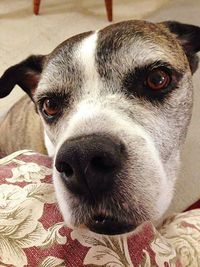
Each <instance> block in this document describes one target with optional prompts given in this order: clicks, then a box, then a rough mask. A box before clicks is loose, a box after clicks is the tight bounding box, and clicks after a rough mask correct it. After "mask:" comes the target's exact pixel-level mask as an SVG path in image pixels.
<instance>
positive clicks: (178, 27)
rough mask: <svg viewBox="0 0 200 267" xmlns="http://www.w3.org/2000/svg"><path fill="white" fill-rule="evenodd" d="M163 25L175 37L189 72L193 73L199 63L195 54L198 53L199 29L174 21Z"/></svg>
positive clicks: (199, 42) (199, 48)
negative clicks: (184, 55)
mask: <svg viewBox="0 0 200 267" xmlns="http://www.w3.org/2000/svg"><path fill="white" fill-rule="evenodd" d="M164 25H165V26H166V27H167V28H168V29H169V30H170V32H171V33H174V34H175V35H176V37H177V39H178V40H179V42H180V44H181V45H182V47H183V49H184V51H185V53H186V56H187V58H188V61H189V64H190V68H191V71H192V73H194V72H195V71H196V69H197V67H198V62H199V58H198V56H197V55H196V53H197V52H199V51H200V27H198V26H194V25H190V24H184V23H180V22H176V21H166V22H164Z"/></svg>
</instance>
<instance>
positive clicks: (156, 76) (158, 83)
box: [146, 69, 171, 91]
mask: <svg viewBox="0 0 200 267" xmlns="http://www.w3.org/2000/svg"><path fill="white" fill-rule="evenodd" d="M170 81H171V78H170V76H169V74H168V73H167V72H165V71H164V70H161V69H155V70H152V71H151V72H149V74H148V76H147V79H146V85H147V86H148V87H149V88H150V89H152V90H155V91H156V90H162V89H164V88H166V87H167V86H168V85H169V83H170Z"/></svg>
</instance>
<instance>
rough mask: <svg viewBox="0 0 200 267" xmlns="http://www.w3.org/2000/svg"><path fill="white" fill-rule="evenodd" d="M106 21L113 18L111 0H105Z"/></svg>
mask: <svg viewBox="0 0 200 267" xmlns="http://www.w3.org/2000/svg"><path fill="white" fill-rule="evenodd" d="M105 5H106V12H107V17H108V21H112V20H113V10H112V0H105Z"/></svg>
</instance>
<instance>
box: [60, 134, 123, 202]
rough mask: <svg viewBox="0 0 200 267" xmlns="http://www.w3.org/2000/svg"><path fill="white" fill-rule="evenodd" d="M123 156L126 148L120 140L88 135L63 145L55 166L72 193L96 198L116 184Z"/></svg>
mask: <svg viewBox="0 0 200 267" xmlns="http://www.w3.org/2000/svg"><path fill="white" fill-rule="evenodd" d="M124 154H125V149H124V145H123V144H122V143H121V142H120V141H119V140H116V139H114V138H112V137H110V136H106V135H100V134H98V135H87V136H82V137H79V138H76V139H72V140H67V141H66V142H65V143H63V145H62V146H61V148H60V150H59V151H58V154H57V157H56V162H55V166H56V169H57V171H58V172H60V173H61V177H62V178H63V179H64V181H65V183H66V186H67V188H68V189H69V190H70V191H71V192H72V193H74V194H78V195H80V194H81V195H86V194H87V195H88V194H89V195H90V196H93V197H94V198H95V197H97V196H98V195H99V194H102V192H104V193H105V192H107V191H109V190H110V189H111V188H112V186H113V185H114V182H115V179H116V176H117V173H118V172H119V170H120V168H121V166H122V162H123V157H124Z"/></svg>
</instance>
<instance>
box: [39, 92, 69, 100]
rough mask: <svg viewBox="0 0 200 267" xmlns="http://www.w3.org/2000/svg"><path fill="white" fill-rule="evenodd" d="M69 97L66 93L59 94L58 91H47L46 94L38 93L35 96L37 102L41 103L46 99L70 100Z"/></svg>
mask: <svg viewBox="0 0 200 267" xmlns="http://www.w3.org/2000/svg"><path fill="white" fill-rule="evenodd" d="M68 97H69V93H66V92H65V91H62V92H58V91H51V92H49V91H46V92H44V91H43V92H41V93H38V94H37V95H36V96H35V102H37V103H39V102H40V101H41V100H42V99H44V98H68Z"/></svg>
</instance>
